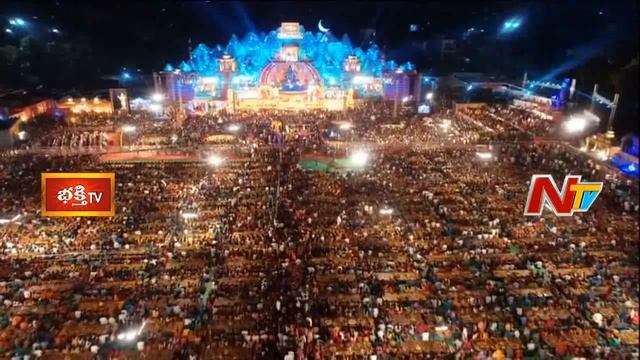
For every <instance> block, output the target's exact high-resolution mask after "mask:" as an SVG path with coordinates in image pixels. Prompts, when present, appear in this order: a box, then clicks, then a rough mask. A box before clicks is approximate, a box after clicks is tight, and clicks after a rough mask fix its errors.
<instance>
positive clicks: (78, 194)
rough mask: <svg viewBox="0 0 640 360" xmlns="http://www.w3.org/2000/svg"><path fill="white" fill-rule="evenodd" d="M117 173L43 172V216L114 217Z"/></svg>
mask: <svg viewBox="0 0 640 360" xmlns="http://www.w3.org/2000/svg"><path fill="white" fill-rule="evenodd" d="M115 212H116V206H115V174H113V173H42V209H41V214H42V216H74V217H75V216H113V215H115Z"/></svg>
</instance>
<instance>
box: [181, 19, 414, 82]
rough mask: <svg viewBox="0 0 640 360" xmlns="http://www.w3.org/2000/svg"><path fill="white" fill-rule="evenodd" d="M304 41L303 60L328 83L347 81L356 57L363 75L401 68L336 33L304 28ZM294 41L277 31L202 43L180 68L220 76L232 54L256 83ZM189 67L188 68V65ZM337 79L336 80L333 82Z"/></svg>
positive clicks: (407, 67)
mask: <svg viewBox="0 0 640 360" xmlns="http://www.w3.org/2000/svg"><path fill="white" fill-rule="evenodd" d="M301 34H302V39H298V40H296V41H295V43H297V44H298V45H299V47H300V50H299V51H300V54H299V57H300V59H303V60H306V61H309V62H310V63H311V64H312V65H313V67H314V68H315V69H316V70H318V73H319V74H320V77H321V79H322V81H323V82H324V83H325V84H337V83H339V82H340V81H341V80H343V74H344V60H345V59H346V58H347V57H348V56H350V55H352V56H355V57H356V58H357V59H358V60H359V62H360V75H363V76H370V77H382V74H383V73H384V72H386V71H395V70H397V68H398V65H397V64H396V63H395V62H393V61H389V62H385V61H384V58H383V56H382V52H381V50H380V49H379V48H378V46H377V45H375V44H372V45H370V46H369V47H368V48H360V47H356V46H353V44H352V43H351V40H350V39H349V37H348V36H346V35H345V36H342V37H336V36H334V35H333V34H332V33H330V32H327V33H321V32H317V33H313V32H311V31H305V30H304V28H303V27H302V26H301ZM291 43H292V41H291V40H290V39H280V38H278V32H277V31H270V32H268V33H266V34H259V35H258V34H256V33H248V34H246V35H245V36H244V37H242V38H239V37H237V36H235V35H234V36H232V37H231V39H230V40H229V43H228V44H226V45H215V46H212V47H210V46H207V45H205V44H199V45H198V46H196V47H195V49H194V50H193V52H192V54H191V59H189V60H187V61H185V62H184V63H183V64H180V66H178V67H177V68H179V69H180V70H182V71H183V72H188V71H194V72H196V73H197V74H198V75H199V76H214V75H217V74H220V66H219V64H218V59H220V58H221V57H222V55H224V54H229V55H230V56H231V57H232V58H233V59H234V60H235V61H236V63H237V72H236V73H235V75H236V76H238V75H241V76H248V77H250V78H251V79H253V81H255V80H257V79H258V78H259V75H260V73H261V71H262V69H263V68H264V67H265V66H266V65H267V64H269V63H270V62H271V61H273V59H274V55H276V54H278V53H279V52H280V49H281V47H282V46H283V45H287V44H291ZM185 65H186V66H185ZM403 67H404V69H403V70H407V71H412V70H413V69H415V66H414V65H413V64H410V63H407V64H404V65H403ZM331 79H333V80H331Z"/></svg>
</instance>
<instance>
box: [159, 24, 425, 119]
mask: <svg viewBox="0 0 640 360" xmlns="http://www.w3.org/2000/svg"><path fill="white" fill-rule="evenodd" d="M405 72H406V73H407V74H410V73H415V70H414V68H413V65H412V64H410V63H406V64H403V65H397V64H396V63H395V62H393V61H385V58H384V56H383V54H382V52H381V51H380V49H379V48H378V47H377V46H376V45H371V46H370V47H369V48H367V49H361V48H358V47H354V46H353V45H352V44H351V41H350V40H349V38H348V36H346V35H344V36H343V37H342V38H340V39H338V38H336V37H334V36H333V35H332V34H331V33H330V32H328V31H325V32H319V33H315V34H314V33H312V32H310V31H305V30H304V28H303V27H302V26H301V25H300V24H298V23H295V22H287V23H282V25H281V26H280V28H279V29H277V30H276V31H271V32H269V33H267V34H264V33H263V34H255V33H249V34H247V35H246V36H245V37H244V38H243V39H241V40H240V39H238V38H237V37H236V36H235V35H234V36H232V37H231V40H230V41H229V43H228V44H227V45H226V46H221V45H216V46H214V47H208V46H207V45H204V44H200V45H198V46H197V47H196V48H195V49H194V50H193V51H192V52H191V58H190V59H188V60H187V61H184V62H182V63H181V64H179V65H177V66H175V67H174V66H172V65H169V64H168V65H167V66H166V67H165V68H164V70H163V71H161V72H157V73H155V74H154V81H155V86H156V91H157V92H160V93H163V94H165V95H166V96H167V98H168V99H170V100H172V101H175V102H179V103H180V104H181V105H182V106H184V109H185V110H187V111H194V112H208V111H212V110H214V109H219V108H220V107H226V108H227V109H228V110H235V109H242V108H315V107H318V108H332V109H338V110H339V109H343V108H345V107H350V106H352V105H353V99H354V97H356V98H357V97H369V96H383V95H385V93H388V91H389V88H393V91H394V92H395V91H397V86H398V84H397V82H390V81H389V80H388V79H389V78H391V77H393V78H396V77H397V76H399V74H402V73H405ZM385 79H386V81H385Z"/></svg>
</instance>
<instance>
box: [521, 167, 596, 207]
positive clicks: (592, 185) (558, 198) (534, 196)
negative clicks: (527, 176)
mask: <svg viewBox="0 0 640 360" xmlns="http://www.w3.org/2000/svg"><path fill="white" fill-rule="evenodd" d="M581 178H582V176H580V175H567V176H565V178H564V184H563V185H562V192H561V191H560V190H559V189H558V186H557V185H556V183H555V181H553V177H552V176H551V175H533V177H531V185H530V186H529V195H528V196H527V204H526V205H525V208H524V214H525V215H526V216H540V215H542V210H543V208H544V207H547V208H548V209H549V210H551V211H553V213H554V214H556V216H571V215H573V214H574V213H577V212H586V211H587V210H589V208H590V207H591V205H593V203H594V202H595V200H596V198H597V197H598V195H600V192H601V191H602V182H582V181H580V179H581Z"/></svg>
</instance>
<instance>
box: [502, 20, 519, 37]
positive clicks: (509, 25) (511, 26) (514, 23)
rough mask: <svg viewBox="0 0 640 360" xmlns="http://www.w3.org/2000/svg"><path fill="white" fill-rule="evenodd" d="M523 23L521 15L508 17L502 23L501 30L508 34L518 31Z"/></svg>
mask: <svg viewBox="0 0 640 360" xmlns="http://www.w3.org/2000/svg"><path fill="white" fill-rule="evenodd" d="M521 24H522V19H521V18H519V17H515V18H511V19H508V20H507V21H505V22H504V23H503V24H502V29H501V30H500V33H502V34H506V33H510V32H513V31H516V30H517V29H518V28H519V27H520V25H521Z"/></svg>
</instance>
